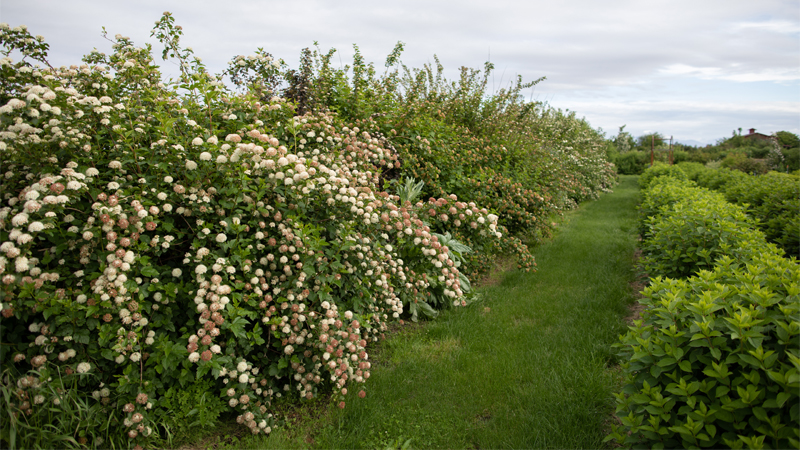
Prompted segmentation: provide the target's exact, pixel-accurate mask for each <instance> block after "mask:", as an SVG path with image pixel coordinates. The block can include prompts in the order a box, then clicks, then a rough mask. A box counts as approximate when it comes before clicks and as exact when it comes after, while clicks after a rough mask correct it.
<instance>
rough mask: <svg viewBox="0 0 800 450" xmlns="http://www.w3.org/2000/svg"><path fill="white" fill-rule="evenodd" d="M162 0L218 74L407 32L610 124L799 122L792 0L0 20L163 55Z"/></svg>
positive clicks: (449, 68)
mask: <svg viewBox="0 0 800 450" xmlns="http://www.w3.org/2000/svg"><path fill="white" fill-rule="evenodd" d="M165 10H166V11H171V12H172V13H173V15H174V17H175V19H176V23H177V24H179V25H182V26H183V30H184V33H185V34H184V37H183V41H182V42H183V45H185V46H191V47H193V49H194V51H195V53H196V54H197V56H200V57H202V58H203V62H204V63H206V64H207V66H208V68H209V70H210V71H211V72H214V73H219V72H221V71H222V70H224V68H225V66H226V64H227V62H228V61H229V60H230V59H231V57H233V56H235V55H240V54H243V55H248V54H252V53H253V52H254V51H255V50H256V49H257V48H258V47H263V48H264V50H266V51H268V52H270V53H272V54H273V55H275V56H276V57H278V58H282V59H284V60H285V61H286V62H287V63H288V64H289V65H290V66H292V67H293V68H296V67H297V61H298V59H299V55H300V51H301V49H303V48H304V47H311V46H313V43H314V41H317V42H319V45H320V48H321V49H322V50H327V49H329V48H336V49H337V50H338V53H339V57H340V58H341V59H339V57H335V58H334V61H336V62H337V63H338V62H339V61H341V64H342V65H344V64H348V63H351V62H352V54H353V51H352V45H353V44H358V46H359V48H360V49H361V52H362V54H363V55H364V57H365V59H366V61H368V62H374V63H375V66H376V67H377V68H382V67H383V63H384V61H385V59H386V56H387V55H388V54H389V52H391V50H392V48H393V47H394V45H395V43H397V41H402V42H404V43H405V44H406V47H405V51H404V53H403V55H402V61H403V63H405V64H406V65H408V66H409V67H421V66H422V65H423V64H425V63H426V62H432V61H433V55H438V57H439V59H440V60H441V62H442V63H443V65H444V67H445V70H446V74H447V75H448V78H451V79H455V77H456V76H457V72H458V68H459V67H461V66H467V67H473V68H482V67H483V64H484V62H486V61H487V60H488V61H491V62H492V63H494V65H495V68H496V71H495V75H494V77H493V79H492V83H493V85H494V87H495V88H500V87H501V86H505V85H507V84H508V82H509V81H511V80H513V79H515V78H516V75H518V74H519V75H522V77H523V79H524V80H526V81H532V80H535V79H537V78H539V77H542V76H546V77H547V80H546V81H544V82H542V83H540V84H539V85H537V86H536V87H535V88H534V89H532V90H530V91H529V92H526V95H527V96H528V97H529V98H532V99H533V100H538V101H545V102H547V103H549V104H550V105H551V106H553V107H556V108H561V109H569V110H571V111H576V113H577V114H578V116H581V117H585V118H586V119H587V120H588V122H589V123H590V124H591V125H592V127H594V128H602V129H603V131H605V132H606V133H607V136H609V137H610V136H612V135H615V134H616V133H617V131H618V129H619V127H620V126H621V125H627V127H626V131H629V132H631V133H632V134H633V135H634V136H638V135H642V134H645V133H647V132H652V131H658V132H660V133H662V134H663V135H666V136H670V135H671V136H674V137H675V139H676V140H678V141H681V142H691V141H697V142H698V143H699V142H702V143H713V142H715V141H716V140H717V139H719V138H723V137H727V136H730V135H731V132H732V130H734V129H737V128H739V127H741V128H743V129H744V130H745V131H744V132H745V133H746V132H747V129H749V128H756V129H757V130H758V132H762V133H765V134H768V133H771V132H775V131H781V130H786V131H792V132H794V133H800V2H798V1H797V0H789V1H768V0H759V1H754V0H721V1H717V0H691V1H686V0H669V1H666V0H647V1H642V0H631V1H624V0H612V1H597V0H565V1H553V0H548V1H540V0H527V1H526V0H515V1H507V0H464V1H458V0H450V1H439V0H405V1H401V2H379V1H375V0H372V1H362V0H327V1H325V0H291V1H286V0H284V1H268V0H261V1H259V0H227V1H222V0H188V1H165V0H160V1H151V0H141V1H135V2H134V1H117V0H104V1H95V0H0V22H6V23H8V24H10V25H11V26H17V25H22V24H24V25H27V26H28V27H29V30H30V32H31V33H32V34H34V35H36V34H41V35H43V36H44V37H45V39H46V41H47V42H48V43H49V44H50V62H51V63H52V64H53V65H69V64H75V63H80V58H81V56H82V55H84V54H86V53H88V52H89V51H91V50H92V48H97V49H98V50H100V51H103V52H106V53H110V51H111V46H110V42H108V41H106V40H104V39H103V38H102V37H101V29H102V27H105V28H106V30H107V31H108V33H109V35H110V36H113V35H115V34H117V33H119V34H122V35H124V36H129V37H131V38H132V39H133V40H134V42H135V43H136V44H137V45H144V44H145V43H148V42H149V43H152V44H153V45H154V47H155V48H156V49H157V50H156V52H154V53H156V55H155V56H156V60H157V61H158V62H159V63H160V50H159V49H160V47H159V45H158V43H157V41H155V39H153V38H150V31H151V30H152V28H153V25H154V22H155V21H156V20H158V19H159V18H160V17H161V14H162V13H163V12H164V11H165ZM167 64H169V63H167ZM168 73H169V72H168ZM173 73H174V71H173Z"/></svg>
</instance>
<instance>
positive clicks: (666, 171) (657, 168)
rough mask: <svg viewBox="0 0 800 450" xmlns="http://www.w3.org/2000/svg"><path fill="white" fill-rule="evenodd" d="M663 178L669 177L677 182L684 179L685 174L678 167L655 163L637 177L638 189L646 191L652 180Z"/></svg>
mask: <svg viewBox="0 0 800 450" xmlns="http://www.w3.org/2000/svg"><path fill="white" fill-rule="evenodd" d="M663 176H669V177H671V178H674V179H678V180H685V179H686V174H685V173H684V172H683V171H682V170H681V169H680V168H679V167H677V166H671V165H667V164H664V163H655V164H653V166H652V167H650V168H648V169H647V170H646V171H645V172H644V173H643V174H642V175H641V176H640V177H639V187H640V188H641V189H642V190H646V189H647V188H648V187H649V186H650V184H651V183H652V182H653V180H654V179H656V178H658V177H663Z"/></svg>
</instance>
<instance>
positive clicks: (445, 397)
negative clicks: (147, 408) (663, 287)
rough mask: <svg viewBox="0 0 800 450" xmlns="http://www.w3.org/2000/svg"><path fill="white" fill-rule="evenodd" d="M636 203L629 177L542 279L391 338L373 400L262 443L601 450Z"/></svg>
mask: <svg viewBox="0 0 800 450" xmlns="http://www.w3.org/2000/svg"><path fill="white" fill-rule="evenodd" d="M637 196H638V187H637V185H636V178H635V177H622V179H621V183H620V184H619V185H618V186H617V187H616V188H615V192H614V193H613V194H606V195H604V196H602V197H601V198H600V199H599V200H598V201H595V202H590V203H586V204H584V205H582V206H581V208H579V209H578V210H577V211H574V212H571V213H569V214H567V217H566V220H565V222H564V224H563V225H562V226H561V228H560V230H559V231H558V233H557V234H556V236H555V237H554V238H553V239H552V240H551V241H549V242H547V243H546V244H544V245H542V246H540V247H539V248H537V249H536V251H535V255H536V259H537V263H538V266H539V270H538V272H536V273H529V274H526V273H521V272H518V271H512V272H509V273H507V274H505V275H504V276H503V278H502V281H500V282H499V283H498V284H496V285H494V286H491V287H486V288H483V289H482V293H483V300H481V301H480V302H479V303H477V304H475V305H473V306H471V307H468V308H463V309H455V310H452V311H448V312H446V313H445V314H443V315H442V316H441V317H440V318H439V319H438V320H436V321H434V322H432V323H429V324H426V325H424V326H418V327H411V329H410V330H405V331H404V332H402V333H401V334H400V335H398V336H396V337H394V338H391V339H389V340H387V341H386V342H385V343H384V344H383V347H382V350H381V354H380V355H378V358H377V360H378V361H379V364H376V366H373V368H374V369H373V373H372V377H371V378H370V380H369V382H368V395H367V397H366V398H365V399H363V400H359V399H356V398H355V397H354V398H352V399H351V400H350V401H349V402H348V404H347V408H345V409H344V410H342V411H339V410H338V409H335V410H334V409H332V408H331V409H329V410H328V411H330V412H329V413H326V414H325V415H324V417H322V418H321V419H317V420H312V421H310V422H308V421H306V422H308V423H307V424H306V425H302V424H301V425H300V426H301V427H304V428H303V429H297V428H295V429H292V428H291V427H290V428H288V429H286V430H284V431H279V432H277V433H273V436H272V437H270V438H269V439H267V440H265V441H261V442H260V443H259V444H258V445H260V446H262V445H266V446H267V447H272V446H274V447H284V448H285V447H296V446H302V447H306V446H310V447H317V448H386V447H387V446H397V445H398V444H402V443H403V442H405V441H407V440H408V439H411V442H410V445H411V446H412V447H414V448H553V447H555V448H600V447H603V446H604V444H603V443H602V439H603V437H604V433H605V432H606V430H607V428H608V427H607V421H608V420H609V419H608V418H609V414H610V413H611V412H612V411H613V397H612V394H611V393H612V390H613V389H614V387H615V383H617V375H616V372H615V371H614V370H611V369H609V366H613V365H614V358H613V356H612V354H611V344H613V343H614V342H616V340H617V338H618V336H619V334H621V333H623V332H624V330H625V327H626V325H625V322H624V317H625V316H626V315H627V306H628V305H629V304H630V303H631V302H632V301H633V297H632V292H631V289H630V288H629V283H630V282H631V281H632V280H633V279H634V272H633V267H632V264H633V254H634V249H635V245H636V239H635V228H636V227H635V219H636V213H635V205H636V202H637ZM320 406H321V405H320ZM290 435H294V436H295V438H294V439H292V440H288V437H289V436H290ZM249 445H251V443H248V446H249Z"/></svg>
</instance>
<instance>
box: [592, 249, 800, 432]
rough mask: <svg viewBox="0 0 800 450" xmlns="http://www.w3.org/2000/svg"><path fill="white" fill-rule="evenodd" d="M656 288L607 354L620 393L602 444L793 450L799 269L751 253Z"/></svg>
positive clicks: (798, 401)
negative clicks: (619, 371)
mask: <svg viewBox="0 0 800 450" xmlns="http://www.w3.org/2000/svg"><path fill="white" fill-rule="evenodd" d="M750 256H751V259H748V260H747V261H736V260H734V259H733V258H730V257H728V256H724V257H722V258H721V259H720V260H719V261H718V263H717V265H716V266H715V267H714V268H713V270H711V271H705V270H703V271H701V272H700V273H699V274H698V275H697V276H694V277H692V278H689V279H687V280H679V279H678V280H676V279H668V278H667V279H664V278H660V277H659V278H655V279H654V280H652V283H651V285H650V286H649V287H647V288H646V289H645V290H644V292H643V295H644V298H642V299H641V300H640V302H641V303H643V304H644V305H646V306H647V308H646V309H645V310H644V312H643V314H642V320H639V321H636V322H635V323H634V326H631V327H630V328H629V331H628V333H627V334H626V335H625V336H623V337H622V338H621V341H620V343H619V344H617V345H616V347H617V348H618V349H619V352H620V353H619V354H620V357H621V358H623V360H624V362H623V364H622V367H623V369H624V373H625V379H626V385H625V388H624V389H623V390H622V392H620V393H619V394H616V396H617V416H618V417H619V418H620V420H621V425H620V426H613V428H614V430H613V432H612V433H611V434H610V435H609V436H608V437H607V438H606V440H612V439H613V440H616V441H617V442H618V443H619V444H622V445H624V446H626V447H646V448H697V447H702V448H720V447H728V448H744V447H748V448H762V447H771V448H797V447H798V446H799V445H800V442H799V441H800V428H798V425H797V424H798V421H800V406H799V405H800V398H798V389H799V388H800V381H798V380H800V348H798V345H797V342H798V335H800V296H798V295H799V294H800V266H799V265H798V264H797V261H796V260H787V259H785V258H781V257H780V256H778V255H776V254H774V253H771V252H767V253H763V254H762V253H760V252H759V250H758V249H757V248H756V249H752V251H751V253H750Z"/></svg>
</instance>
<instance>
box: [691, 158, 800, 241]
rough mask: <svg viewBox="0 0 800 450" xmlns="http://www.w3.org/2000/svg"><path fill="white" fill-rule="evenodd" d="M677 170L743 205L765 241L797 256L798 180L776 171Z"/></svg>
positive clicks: (799, 227) (693, 167)
mask: <svg viewBox="0 0 800 450" xmlns="http://www.w3.org/2000/svg"><path fill="white" fill-rule="evenodd" d="M678 167H679V168H680V169H681V170H683V171H684V172H685V173H686V175H687V176H688V178H689V179H691V180H694V181H696V182H697V184H698V185H699V186H702V187H706V188H709V189H713V190H716V191H719V192H721V193H723V194H724V195H725V198H726V199H727V200H728V201H729V202H731V203H736V204H739V205H742V206H745V207H746V208H747V213H748V214H749V215H751V216H752V217H753V218H754V219H757V220H758V222H759V225H758V227H759V229H761V231H763V232H764V234H765V235H766V237H767V240H768V241H770V242H774V243H775V244H778V245H779V246H780V247H781V248H783V249H784V250H785V251H786V253H787V254H789V255H792V256H800V177H798V176H796V175H790V174H785V173H779V172H769V173H767V174H765V175H747V174H745V173H743V172H740V171H737V170H728V169H709V168H702V169H701V168H698V167H697V165H694V164H692V163H681V164H679V165H678Z"/></svg>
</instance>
